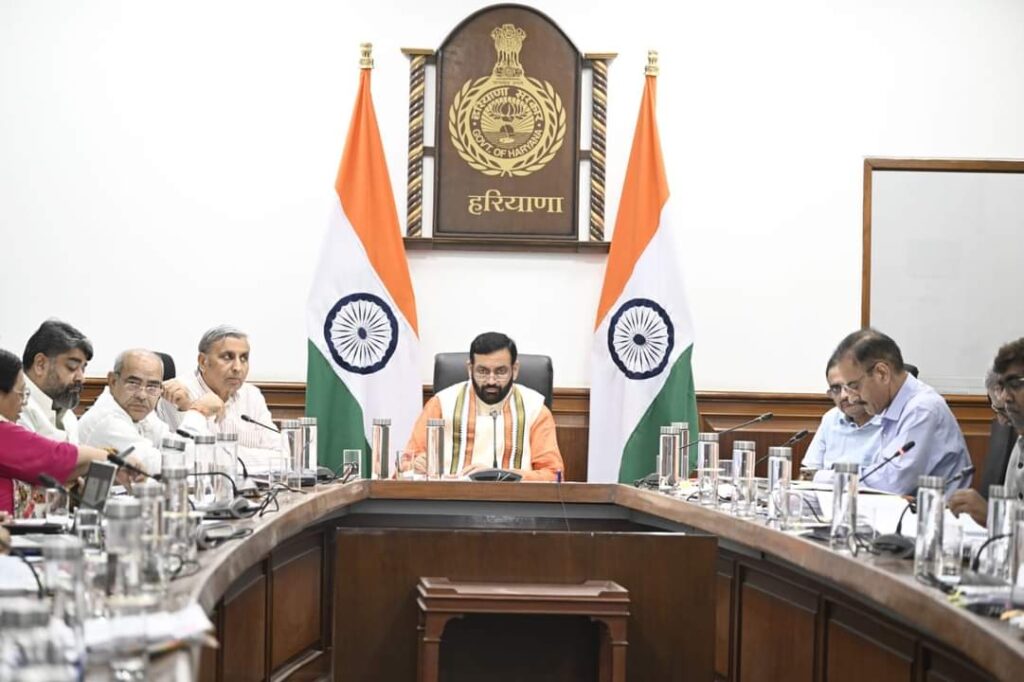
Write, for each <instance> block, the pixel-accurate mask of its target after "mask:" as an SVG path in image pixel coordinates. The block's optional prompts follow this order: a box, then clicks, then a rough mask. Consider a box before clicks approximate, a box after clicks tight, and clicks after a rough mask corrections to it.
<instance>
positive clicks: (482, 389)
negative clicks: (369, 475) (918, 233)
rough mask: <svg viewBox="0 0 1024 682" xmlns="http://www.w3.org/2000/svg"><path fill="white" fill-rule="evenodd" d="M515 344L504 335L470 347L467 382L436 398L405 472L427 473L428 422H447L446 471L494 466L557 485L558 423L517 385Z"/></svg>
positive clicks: (487, 336) (416, 429)
mask: <svg viewBox="0 0 1024 682" xmlns="http://www.w3.org/2000/svg"><path fill="white" fill-rule="evenodd" d="M517 356H518V351H517V350H516V344H515V341H513V340H512V339H510V338H509V337H508V336H506V335H505V334H501V333H499V332H487V333H484V334H480V335H479V336H477V337H476V338H475V339H473V343H472V344H470V347H469V360H468V361H467V362H466V373H467V380H466V381H463V382H461V383H458V384H455V385H454V386H449V387H448V388H446V389H444V390H442V391H440V392H438V393H437V395H435V396H434V397H432V398H431V399H430V400H429V401H427V404H426V405H425V406H424V407H423V412H421V413H420V416H419V418H418V419H417V420H416V424H415V426H413V431H412V436H411V437H410V438H409V442H408V444H407V445H406V446H405V457H404V460H403V463H402V466H403V467H404V468H409V467H413V468H414V469H416V470H418V471H425V470H426V451H427V420H428V419H443V420H444V422H445V425H444V471H443V472H442V473H444V474H449V475H462V476H468V475H469V474H471V473H473V472H475V471H482V470H485V469H491V468H493V467H494V464H495V460H497V465H498V468H501V469H508V470H513V471H516V472H517V473H519V474H521V475H522V476H523V480H531V481H554V480H556V478H557V476H558V473H559V472H562V471H564V464H563V463H562V455H561V453H560V452H559V451H558V442H557V441H556V439H555V419H554V417H553V416H552V414H551V410H549V409H548V408H547V406H545V405H544V396H543V395H541V394H540V393H538V392H537V391H534V390H533V389H530V388H527V387H526V386H523V385H521V384H517V383H515V380H516V377H518V376H519V362H518V361H517Z"/></svg>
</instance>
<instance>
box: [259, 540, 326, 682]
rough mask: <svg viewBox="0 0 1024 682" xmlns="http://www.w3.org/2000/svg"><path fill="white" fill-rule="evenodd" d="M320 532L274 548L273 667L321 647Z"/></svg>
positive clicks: (272, 590) (272, 578) (272, 593)
mask: <svg viewBox="0 0 1024 682" xmlns="http://www.w3.org/2000/svg"><path fill="white" fill-rule="evenodd" d="M321 538H322V536H321V535H316V536H313V537H312V538H303V539H302V540H301V541H300V542H298V543H296V542H292V543H290V544H289V545H288V546H286V547H284V548H282V549H280V550H275V551H274V555H273V560H272V562H271V566H272V568H271V585H272V587H271V593H270V602H271V614H272V618H271V633H270V668H271V670H275V671H276V670H278V669H279V668H280V667H281V666H283V665H284V664H285V663H287V662H289V661H291V660H292V659H293V658H295V657H296V656H299V655H300V654H303V653H307V652H309V651H311V650H316V649H319V648H321V637H320V635H321V603H322V602H321V592H320V587H321V584H322V577H323V575H322V567H323V547H322V546H321V545H320V539H321Z"/></svg>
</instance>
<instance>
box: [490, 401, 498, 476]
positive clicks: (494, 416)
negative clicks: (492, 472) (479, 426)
mask: <svg viewBox="0 0 1024 682" xmlns="http://www.w3.org/2000/svg"><path fill="white" fill-rule="evenodd" d="M491 436H492V439H491V440H492V441H493V443H494V463H493V464H491V467H492V468H494V469H497V468H498V411H497V410H495V409H492V410H491Z"/></svg>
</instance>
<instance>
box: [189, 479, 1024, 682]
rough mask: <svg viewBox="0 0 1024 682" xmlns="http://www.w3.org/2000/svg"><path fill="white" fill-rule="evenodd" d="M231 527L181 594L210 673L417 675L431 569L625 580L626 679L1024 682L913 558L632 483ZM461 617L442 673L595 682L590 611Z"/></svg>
mask: <svg viewBox="0 0 1024 682" xmlns="http://www.w3.org/2000/svg"><path fill="white" fill-rule="evenodd" d="M235 523H237V524H239V525H242V526H251V527H252V528H253V533H252V535H250V536H249V537H247V538H244V539H241V540H234V541H231V542H229V543H227V544H225V545H223V546H221V547H219V548H216V549H212V550H208V551H205V552H202V553H201V554H200V566H201V569H200V571H199V572H198V573H197V574H195V575H194V576H192V577H190V578H184V579H181V580H178V581H175V582H174V583H173V584H172V590H173V591H174V592H175V594H176V596H177V597H179V598H184V599H191V600H195V601H197V602H198V603H199V604H201V605H202V606H203V608H204V609H206V611H207V613H209V614H211V619H212V620H213V621H214V623H215V625H216V627H217V638H218V640H219V641H220V643H221V647H220V648H219V649H216V650H215V649H204V650H203V653H202V655H201V657H200V666H199V678H200V679H202V680H232V681H234V680H279V679H286V678H287V679H302V680H307V679H319V678H325V679H332V678H333V679H337V680H386V681H388V682H395V681H401V680H410V681H411V680H415V679H416V675H417V671H416V667H417V663H416V661H417V659H416V652H417V630H416V628H417V617H418V614H417V606H416V586H417V583H418V582H419V579H420V578H421V577H441V578H451V579H453V580H485V581H486V580H494V581H508V582H523V583H573V584H578V583H582V582H583V581H585V580H591V579H593V580H611V581H614V582H616V583H618V584H619V585H621V586H622V587H624V588H625V589H626V590H628V591H629V597H630V617H629V624H628V640H629V641H628V653H627V667H626V670H627V676H628V679H634V680H644V681H647V680H709V679H727V680H786V681H792V680H819V679H828V680H847V679H849V680H871V681H872V682H881V681H883V680H908V681H909V680H957V681H958V682H962V681H970V680H992V679H996V680H1012V679H1018V680H1019V679H1024V640H1022V638H1021V636H1020V634H1019V632H1017V631H1014V630H1012V629H1010V628H1009V627H1008V626H1006V625H1005V624H1003V623H1000V622H998V621H996V620H993V619H987V618H982V617H979V616H975V615H973V614H971V613H969V612H967V611H965V610H963V609H960V608H956V607H954V606H952V605H950V604H949V603H948V602H947V600H946V598H945V597H944V595H942V594H941V593H940V592H938V591H937V590H934V589H931V588H928V587H925V586H923V585H920V584H918V583H917V582H916V581H915V580H914V579H913V577H912V576H911V575H910V569H911V565H910V562H907V561H900V560H895V559H887V558H878V557H867V556H863V555H862V556H858V557H856V558H851V557H849V556H844V555H841V554H838V553H835V552H832V551H831V550H829V549H828V548H827V547H825V546H823V545H821V544H818V543H815V542H813V541H810V540H805V539H802V538H798V537H794V536H791V535H787V534H785V533H781V532H778V531H775V530H772V529H770V528H767V527H765V526H764V525H763V524H761V523H758V522H748V521H742V520H739V519H735V518H733V517H731V516H729V515H727V514H724V513H722V512H718V511H715V510H711V509H706V508H702V507H700V506H698V505H695V504H692V503H687V502H683V501H680V500H676V499H673V498H670V497H667V496H664V495H661V494H659V493H655V492H649V491H643V490H637V489H635V488H631V487H628V486H622V485H603V484H582V483H566V484H562V485H560V486H556V485H554V484H543V483H516V484H512V483H467V482H437V483H423V482H397V481H360V482H357V483H350V484H347V485H343V486H342V485H328V486H320V487H318V488H316V489H315V491H311V492H309V493H308V494H305V495H298V494H291V495H290V496H289V497H288V499H284V498H282V500H281V509H280V511H278V512H275V513H272V514H268V515H266V516H264V517H262V518H259V519H252V520H241V521H237V522H235ZM452 623H453V625H451V626H449V627H448V629H447V630H446V631H445V640H444V644H443V645H442V649H441V651H442V654H441V668H442V677H441V679H448V680H463V679H488V680H503V679H531V680H544V679H558V680H566V679H595V674H594V670H595V668H594V665H593V662H592V658H593V656H594V655H595V653H596V650H597V649H596V644H594V640H595V638H594V637H593V630H592V628H593V624H592V623H587V622H586V619H581V620H580V621H579V622H567V621H552V620H550V619H549V620H545V619H544V618H536V619H534V620H531V621H522V620H515V619H514V618H513V619H512V620H508V619H506V620H501V619H498V620H495V619H491V620H487V619H483V620H480V621H471V620H470V619H469V618H467V619H465V622H461V621H460V622H457V621H452ZM449 631H450V632H449ZM449 640H450V643H449ZM460 643H462V644H460ZM445 646H448V652H449V653H447V654H445V653H444V652H445V651H446V649H445ZM466 652H472V653H470V654H466ZM481 666H483V667H481ZM488 666H490V667H489V669H488V670H489V671H488V672H487V673H486V675H484V676H481V673H480V672H479V671H480V670H482V669H484V668H487V667H488ZM473 671H477V672H476V673H474V672H473ZM526 671H529V672H528V673H527V672H526ZM474 674H476V675H477V676H476V677H474ZM527 674H528V675H529V676H528V677H526V676H525V675H527Z"/></svg>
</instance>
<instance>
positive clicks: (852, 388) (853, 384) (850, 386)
mask: <svg viewBox="0 0 1024 682" xmlns="http://www.w3.org/2000/svg"><path fill="white" fill-rule="evenodd" d="M877 366H878V363H877V362H876V363H875V364H873V365H871V366H870V367H868V369H867V371H865V372H864V373H863V374H861V375H860V376H859V377H857V378H856V379H854V380H853V381H847V382H846V383H845V384H840V385H839V390H840V391H842V390H843V389H846V392H847V393H858V394H859V393H860V389H861V382H862V381H864V379H865V378H867V377H868V375H870V374H871V373H872V372H874V371H875V367H877ZM829 390H830V391H831V390H832V387H831V386H830V387H829Z"/></svg>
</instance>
